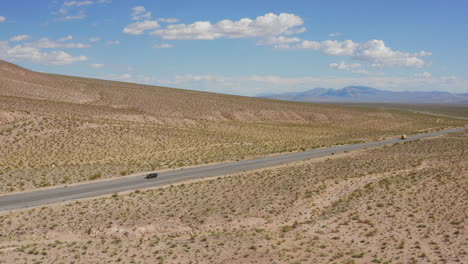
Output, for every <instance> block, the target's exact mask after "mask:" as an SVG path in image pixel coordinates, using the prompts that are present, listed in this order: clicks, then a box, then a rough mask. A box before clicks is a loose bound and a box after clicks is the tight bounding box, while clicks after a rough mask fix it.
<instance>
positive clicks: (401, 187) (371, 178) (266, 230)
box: [0, 132, 468, 263]
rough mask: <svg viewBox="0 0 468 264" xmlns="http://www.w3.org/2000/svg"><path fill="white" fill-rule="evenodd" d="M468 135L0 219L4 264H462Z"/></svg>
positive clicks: (15, 213) (0, 238)
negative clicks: (114, 263)
mask: <svg viewBox="0 0 468 264" xmlns="http://www.w3.org/2000/svg"><path fill="white" fill-rule="evenodd" d="M467 144H468V133H467V132H463V133H458V134H451V135H447V136H444V137H438V138H433V139H427V140H420V141H416V142H408V143H404V144H398V145H394V146H389V147H383V148H378V149H369V150H365V151H360V152H357V153H347V154H344V155H337V156H335V157H332V158H330V159H328V158H324V159H321V160H314V161H305V162H299V163H294V164H289V165H283V166H278V167H275V168H269V169H262V170H257V171H251V172H244V173H239V174H236V175H231V176H225V177H219V178H216V179H209V180H202V181H196V182H186V183H182V184H178V185H176V186H171V187H165V188H159V189H154V190H139V191H135V192H131V193H128V194H121V195H117V196H113V197H106V198H99V199H94V200H86V201H80V202H74V203H69V204H64V205H56V206H51V207H44V208H36V209H31V210H23V211H19V212H14V213H11V214H8V215H2V216H0V252H1V253H0V263H72V262H73V263H113V262H116V263H120V262H121V263H466V262H467V261H468V259H467V252H466V228H465V227H466V218H467V215H466V212H467V211H468V210H467V209H468V208H467V203H466V190H467V189H468V188H467V187H468V159H467V157H468V153H467V151H468V149H466V145H467Z"/></svg>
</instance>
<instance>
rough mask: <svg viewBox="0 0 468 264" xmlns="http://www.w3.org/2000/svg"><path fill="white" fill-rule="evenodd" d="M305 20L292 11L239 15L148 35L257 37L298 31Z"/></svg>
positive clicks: (194, 38) (166, 29) (213, 37)
mask: <svg viewBox="0 0 468 264" xmlns="http://www.w3.org/2000/svg"><path fill="white" fill-rule="evenodd" d="M303 23H304V21H303V20H302V18H301V17H299V16H296V15H294V14H287V13H281V14H279V15H276V14H273V13H269V14H266V15H263V16H259V17H257V18H255V19H253V20H252V19H250V18H242V19H240V20H238V21H232V20H228V19H225V20H222V21H219V22H217V23H215V24H212V23H211V22H209V21H197V22H195V23H192V24H188V25H186V24H175V25H168V26H167V27H166V28H163V29H158V30H155V31H153V32H151V33H150V34H151V35H155V36H160V37H161V38H163V39H180V40H213V39H219V38H254V37H255V38H257V37H271V36H278V35H282V34H291V33H293V32H300V31H301V30H302V28H298V27H299V26H301V25H302V24H303Z"/></svg>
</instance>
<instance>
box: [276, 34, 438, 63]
mask: <svg viewBox="0 0 468 264" xmlns="http://www.w3.org/2000/svg"><path fill="white" fill-rule="evenodd" d="M277 48H280V49H310V50H317V51H321V52H322V53H323V54H325V55H328V56H350V57H352V58H353V59H355V60H359V61H367V62H370V63H372V64H373V66H372V67H374V68H378V67H383V66H400V67H414V68H421V67H423V66H425V65H426V63H425V62H424V60H423V59H421V58H420V57H422V56H430V55H432V53H430V52H427V51H421V52H418V53H406V52H401V51H397V50H392V49H391V48H389V47H387V46H386V45H385V43H384V41H383V40H375V39H374V40H369V41H367V42H361V43H359V42H354V41H352V40H345V41H337V40H326V41H321V42H319V41H309V40H304V41H302V42H301V43H299V44H296V45H293V46H291V45H289V44H285V45H281V46H279V47H277Z"/></svg>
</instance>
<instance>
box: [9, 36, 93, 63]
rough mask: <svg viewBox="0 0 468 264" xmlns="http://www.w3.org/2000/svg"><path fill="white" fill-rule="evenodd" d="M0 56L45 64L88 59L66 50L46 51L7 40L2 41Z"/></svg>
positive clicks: (11, 59) (12, 59)
mask: <svg viewBox="0 0 468 264" xmlns="http://www.w3.org/2000/svg"><path fill="white" fill-rule="evenodd" d="M0 58H2V59H5V60H10V61H17V60H22V61H30V62H33V63H37V64H44V65H65V64H71V63H74V62H78V61H86V60H88V58H87V57H86V56H72V55H70V54H68V53H66V52H64V51H60V50H54V51H48V52H44V51H42V50H41V49H40V48H38V47H34V46H31V45H16V46H13V47H11V46H9V45H8V43H7V42H5V41H3V42H0Z"/></svg>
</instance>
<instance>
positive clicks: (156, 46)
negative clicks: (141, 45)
mask: <svg viewBox="0 0 468 264" xmlns="http://www.w3.org/2000/svg"><path fill="white" fill-rule="evenodd" d="M172 47H174V45H172V44H156V45H153V49H168V48H172Z"/></svg>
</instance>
